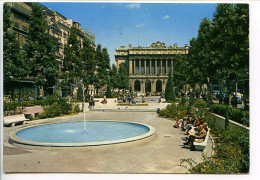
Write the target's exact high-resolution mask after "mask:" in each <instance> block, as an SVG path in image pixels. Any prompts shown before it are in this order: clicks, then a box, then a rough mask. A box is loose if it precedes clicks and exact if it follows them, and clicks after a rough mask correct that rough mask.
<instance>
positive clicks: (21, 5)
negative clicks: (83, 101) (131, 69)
mask: <svg viewBox="0 0 260 180" xmlns="http://www.w3.org/2000/svg"><path fill="white" fill-rule="evenodd" d="M6 4H7V5H8V6H9V7H10V12H11V16H10V19H11V22H12V28H11V30H12V31H14V32H15V33H16V36H17V40H18V42H19V44H20V48H22V49H24V47H25V44H26V39H27V36H28V30H29V23H30V17H31V14H32V3H31V2H6ZM41 6H42V10H43V13H44V16H45V19H46V22H47V26H48V27H47V31H48V33H49V34H50V35H51V37H52V40H53V43H54V46H55V50H56V52H55V54H56V59H57V61H58V62H59V71H60V70H61V68H62V64H63V59H64V48H65V46H66V44H67V42H68V38H69V35H70V31H71V27H72V26H74V27H76V29H77V35H78V39H79V41H80V42H81V45H83V38H84V37H86V38H87V39H89V41H90V42H91V44H92V45H93V47H95V34H94V33H93V32H91V31H90V30H88V29H86V28H85V29H82V28H81V25H80V23H79V22H75V21H73V20H72V19H67V18H66V17H64V16H63V15H62V14H60V13H58V12H57V11H53V10H51V9H49V8H48V7H46V6H43V5H41ZM23 85H24V86H23V88H22V93H35V90H34V82H33V81H28V80H26V82H23ZM16 86H17V85H16V83H15V81H14V82H5V88H4V89H5V92H4V93H5V94H8V92H9V91H10V88H12V89H11V90H12V91H13V92H14V93H17V92H18V89H20V88H17V87H16ZM19 86H21V85H20V84H19ZM51 91H52V90H51Z"/></svg>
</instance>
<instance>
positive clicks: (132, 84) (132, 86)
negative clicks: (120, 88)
mask: <svg viewBox="0 0 260 180" xmlns="http://www.w3.org/2000/svg"><path fill="white" fill-rule="evenodd" d="M129 81H130V86H131V89H132V91H134V90H135V80H134V79H130V80H129Z"/></svg>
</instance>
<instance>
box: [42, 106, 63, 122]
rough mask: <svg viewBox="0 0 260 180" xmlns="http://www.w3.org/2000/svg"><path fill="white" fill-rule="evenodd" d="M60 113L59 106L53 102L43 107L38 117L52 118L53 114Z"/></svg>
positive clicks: (58, 114) (57, 114)
mask: <svg viewBox="0 0 260 180" xmlns="http://www.w3.org/2000/svg"><path fill="white" fill-rule="evenodd" d="M61 114H62V110H61V107H60V106H59V105H58V103H53V104H52V105H50V106H46V107H45V108H44V112H43V113H41V114H39V118H40V119H44V118H52V117H55V116H60V115H61Z"/></svg>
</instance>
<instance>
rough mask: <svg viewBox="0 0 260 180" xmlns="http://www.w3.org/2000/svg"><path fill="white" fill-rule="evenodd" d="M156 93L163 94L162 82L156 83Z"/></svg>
mask: <svg viewBox="0 0 260 180" xmlns="http://www.w3.org/2000/svg"><path fill="white" fill-rule="evenodd" d="M156 92H162V81H161V80H157V81H156Z"/></svg>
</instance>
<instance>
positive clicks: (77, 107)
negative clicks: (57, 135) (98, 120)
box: [73, 104, 80, 113]
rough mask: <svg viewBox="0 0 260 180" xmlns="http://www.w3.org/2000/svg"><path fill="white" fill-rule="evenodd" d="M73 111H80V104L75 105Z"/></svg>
mask: <svg viewBox="0 0 260 180" xmlns="http://www.w3.org/2000/svg"><path fill="white" fill-rule="evenodd" d="M73 112H74V113H79V112H80V108H79V105H78V104H77V105H75V106H74V108H73Z"/></svg>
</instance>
